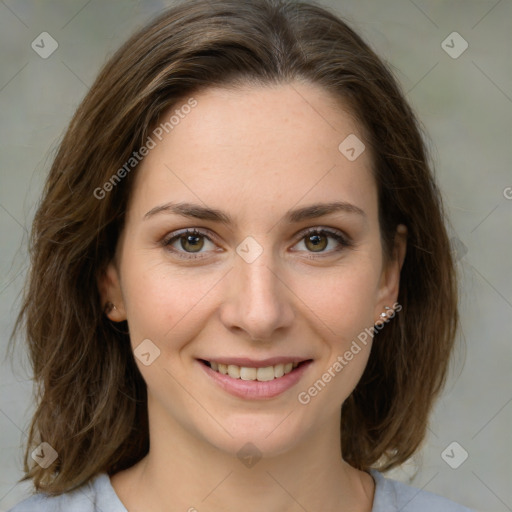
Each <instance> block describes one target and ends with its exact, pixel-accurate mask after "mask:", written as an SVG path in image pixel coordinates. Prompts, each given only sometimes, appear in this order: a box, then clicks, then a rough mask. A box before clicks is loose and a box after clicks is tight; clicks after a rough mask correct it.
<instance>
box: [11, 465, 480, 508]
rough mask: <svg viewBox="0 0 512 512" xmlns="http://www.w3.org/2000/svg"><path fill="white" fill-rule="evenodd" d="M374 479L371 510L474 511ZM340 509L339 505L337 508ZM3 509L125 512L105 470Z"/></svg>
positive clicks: (375, 473) (378, 475)
mask: <svg viewBox="0 0 512 512" xmlns="http://www.w3.org/2000/svg"><path fill="white" fill-rule="evenodd" d="M370 473H371V475H372V476H373V479H374V480H375V496H374V499H373V507H372V512H474V511H473V510H471V509H469V508H466V507H463V506H462V505H458V504H457V503H454V502H453V501H450V500H447V499H446V498H442V497H441V496H437V495H436V494H432V493H430V492H427V491H422V490H419V489H416V488H414V487H411V486H409V485H406V484H403V483H401V482H397V481H396V480H391V479H389V478H385V477H384V476H383V475H382V474H381V473H379V472H378V471H374V470H370ZM340 510H341V507H340ZM7 512H128V511H127V510H126V508H125V506H124V505H123V504H122V502H121V500H120V499H119V498H118V496H117V494H116V493H115V491H114V488H113V487H112V485H111V483H110V478H109V477H108V475H107V474H106V473H100V474H98V475H97V476H96V477H94V478H93V479H92V480H91V481H90V482H89V483H87V484H84V485H83V486H81V487H79V488H77V489H75V490H74V491H71V492H68V493H64V494H61V495H60V496H47V495H45V494H43V493H37V494H34V495H32V496H30V497H29V498H26V499H25V500H23V501H21V502H20V503H18V504H17V505H15V506H14V507H13V508H11V509H10V510H8V511H7Z"/></svg>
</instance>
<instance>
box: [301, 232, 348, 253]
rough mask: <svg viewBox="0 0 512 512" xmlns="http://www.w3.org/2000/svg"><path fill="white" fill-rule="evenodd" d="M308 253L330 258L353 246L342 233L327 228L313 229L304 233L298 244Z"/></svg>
mask: <svg viewBox="0 0 512 512" xmlns="http://www.w3.org/2000/svg"><path fill="white" fill-rule="evenodd" d="M297 245H299V246H301V245H302V246H303V247H302V249H301V252H302V251H305V252H306V253H310V254H311V253H317V254H318V256H328V255H333V254H335V253H338V252H340V251H342V250H344V249H347V248H350V247H352V246H353V242H352V241H351V240H350V238H349V237H348V236H347V235H345V234H343V232H341V231H338V230H336V231H334V230H333V229H326V228H313V229H309V230H307V231H306V232H303V233H302V238H301V239H300V240H299V243H298V244H297Z"/></svg>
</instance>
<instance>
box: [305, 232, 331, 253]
mask: <svg viewBox="0 0 512 512" xmlns="http://www.w3.org/2000/svg"><path fill="white" fill-rule="evenodd" d="M328 238H329V237H327V236H326V235H324V234H311V235H307V236H306V237H305V239H304V240H305V245H306V247H307V248H308V249H309V250H311V251H313V252H321V251H323V250H325V248H326V247H327V245H328Z"/></svg>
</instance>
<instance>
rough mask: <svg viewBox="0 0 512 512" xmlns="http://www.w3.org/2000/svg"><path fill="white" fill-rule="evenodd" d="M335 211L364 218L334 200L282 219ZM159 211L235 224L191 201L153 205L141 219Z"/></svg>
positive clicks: (357, 210) (219, 212)
mask: <svg viewBox="0 0 512 512" xmlns="http://www.w3.org/2000/svg"><path fill="white" fill-rule="evenodd" d="M337 212H344V213H355V214H357V215H360V216H362V217H365V218H366V213H365V212H364V211H363V210H361V208H359V207H358V206H356V205H354V204H351V203H347V202H345V201H334V202H330V203H316V204H312V205H309V206H303V207H301V208H296V209H295V210H288V211H287V212H286V213H285V215H284V217H283V220H284V221H286V222H290V223H299V222H302V221H304V220H309V219H316V218H317V217H323V216H324V215H329V214H332V213H337ZM159 213H167V214H176V215H181V216H182V217H189V218H193V219H201V220H210V221H213V222H220V223H222V224H225V225H227V226H230V225H234V224H235V223H234V221H233V219H232V218H231V216H230V215H229V214H228V213H226V212H223V211H222V210H218V209H216V208H208V207H205V206H201V205H199V204H193V203H173V202H169V203H166V204H162V205H160V206H155V207H154V208H152V209H151V210H149V211H148V212H147V213H146V214H145V215H144V219H143V220H146V219H149V218H151V217H153V216H154V215H157V214H159Z"/></svg>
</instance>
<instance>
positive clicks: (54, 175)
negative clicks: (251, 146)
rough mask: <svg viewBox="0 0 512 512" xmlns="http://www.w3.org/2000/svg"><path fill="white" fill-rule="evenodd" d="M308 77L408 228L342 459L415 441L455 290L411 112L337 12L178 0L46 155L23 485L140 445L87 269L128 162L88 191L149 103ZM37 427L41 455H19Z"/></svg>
mask: <svg viewBox="0 0 512 512" xmlns="http://www.w3.org/2000/svg"><path fill="white" fill-rule="evenodd" d="M292 80H303V81H307V82H310V83H313V84H316V85H319V86H321V87H323V88H324V89H325V90H326V91H329V92H330V93H332V95H333V96H334V97H335V98H338V99H339V100H340V101H341V102H343V105H345V107H348V108H349V109H350V111H351V112H352V114H353V115H354V116H355V117H356V119H357V120H358V122H359V124H360V126H361V129H362V130H363V134H364V137H365V144H366V145H367V147H369V148H371V151H372V154H373V169H372V170H373V172H374V175H375V180H376V183H377V186H378V200H379V222H380V226H381V234H382V240H383V247H384V250H385V251H386V253H387V254H389V251H390V249H391V240H392V235H393V234H394V232H395V230H396V227H397V225H398V224H399V223H403V224H405V225H406V226H407V228H408V242H407V254H406V258H405V262H404V265H403V268H402V272H401V284H400V291H399V296H398V301H399V303H400V304H401V305H402V307H403V312H402V313H400V314H399V315H397V316H396V317H395V318H394V319H393V321H391V322H390V323H389V324H387V325H386V327H385V328H384V329H383V330H382V331H381V332H379V333H378V335H377V336H378V338H379V342H378V343H375V344H374V346H373V348H372V351H371V355H370V359H369V362H368V364H367V367H366V369H365V371H364V374H363V376H362V378H361V380H360V382H359V383H358V384H357V386H356V388H355V390H354V391H353V393H352V394H351V395H350V397H349V398H348V399H347V400H346V401H345V402H344V404H343V406H342V411H341V412H342V415H341V417H342V423H341V439H342V452H343V457H344V459H345V460H346V461H347V462H348V463H350V464H351V465H353V466H354V467H356V468H359V469H363V470H365V469H369V468H370V467H378V468H379V469H382V470H386V469H389V468H392V467H394V466H396V465H398V464H400V463H402V462H404V461H405V460H406V459H408V458H409V457H410V456H411V455H412V454H413V453H414V452H415V451H416V450H417V449H418V447H419V446H420V444H421V442H422V441H423V439H424V436H425V432H426V428H427V420H428V415H429V412H430V410H431V408H432V405H433V401H434V399H435V397H436V396H437V395H438V394H439V392H440V390H441V389H442V386H443V384H444V382H445V378H446V373H447V368H448V362H449V354H450V352H451V349H452V345H453V342H454V338H455V331H456V325H457V321H458V313H457V290H456V280H455V272H454V262H453V260H452V256H451V253H450V249H449V241H448V238H447V233H446V228H445V224H444V213H443V208H442V203H441V198H440V194H439V191H438V188H437V186H436V184H435V181H434V178H433V175H432V172H431V170H430V167H429V163H428V160H427V155H426V149H425V144H424V142H423V140H422V135H421V132H420V129H419V126H418V122H417V120H416V118H415V115H414V114H413V112H412V111H411V108H410V107H409V105H408V104H407V102H406V100H405V99H404V95H403V94H402V92H401V91H400V88H399V86H398V85H397V82H396V80H395V78H394V77H393V75H392V74H391V73H390V71H389V70H388V68H387V67H386V65H385V64H383V62H382V61H381V60H380V59H379V58H378V57H377V55H376V54H375V53H374V52H373V51H372V50H371V49H370V48H369V47H368V46H367V45H366V44H365V43H364V42H363V41H362V40H361V38H360V37H359V36H358V35H357V34H355V33H354V31H353V30H352V29H351V28H349V26H347V24H346V23H345V22H343V21H342V20H341V19H340V18H339V17H337V16H336V15H334V14H332V13H331V12H329V11H328V10H326V9H325V8H322V7H320V6H318V5H316V4H314V3H311V2H310V3H307V2H292V1H285V0H281V1H280V0H188V1H186V2H183V3H181V4H179V5H177V6H175V7H173V8H171V9H168V10H166V11H165V12H164V13H163V14H161V15H160V16H159V17H157V18H156V19H155V20H154V21H152V22H151V23H150V24H149V25H147V26H146V27H144V28H143V29H142V30H140V31H139V32H138V33H136V34H135V35H133V36H132V37H131V38H130V39H129V40H128V41H127V42H126V43H125V44H124V45H123V46H122V47H121V48H120V49H119V50H118V51H117V53H115V55H114V56H113V57H112V58H111V59H110V60H109V61H108V62H107V64H106V65H105V67H104V68H103V70H102V71H101V73H100V74H99V76H98V78H97V79H96V81H95V83H94V85H93V86H92V87H91V89H90V91H89V92H88V94H87V96H86V97H85V99H84V100H83V102H82V103H81V105H80V106H79V108H78V110H77V112H76V114H75V116H74V117H73V119H72V121H71V123H70V125H69V128H68V130H67V132H66V134H65V136H64V138H63V140H62V142H61V144H60V147H59V150H58V152H57V155H56V157H55V160H54V162H53V165H52V167H51V170H50V173H49V176H48V179H47V182H46V186H45V188H44V193H43V198H42V201H41V204H40V205H39V208H38V211H37V213H36V216H35V219H34V223H33V227H32V233H31V241H30V256H31V271H30V275H29V278H28V282H27V287H26V289H25V295H24V302H23V305H22V309H21V311H20V314H19V316H18V318H17V321H16V325H15V330H14V332H13V334H14V333H16V332H17V331H18V330H19V329H20V328H21V327H22V326H23V328H25V329H26V337H27V342H28V348H29V354H30V358H31V362H32V365H33V371H34V381H35V383H36V387H35V388H36V393H35V394H36V397H35V398H36V403H37V408H36V411H35V414H34V416H33V419H32V423H31V426H30V433H29V437H28V443H27V449H26V452H25V459H24V470H25V476H24V478H23V479H22V481H24V480H27V479H33V482H34V485H35V488H36V489H37V490H43V491H45V492H47V493H49V494H60V493H63V492H65V491H68V490H71V489H73V488H75V487H77V486H79V485H81V484H83V483H85V482H86V481H87V480H89V479H90V478H91V477H93V476H94V475H95V474H97V473H99V472H101V471H106V472H107V473H109V474H113V473H116V472H118V471H120V470H122V469H125V468H127V467H130V466H131V465H133V464H135V463H136V462H137V461H138V460H140V459H141V458H142V457H143V456H144V455H146V453H147V451H148V448H149V439H148V436H149V433H148V418H147V401H146V385H145V382H144V381H143V379H142V376H141V374H140V373H139V371H138V368H137V366H136V364H135V362H134V357H133V354H132V350H131V346H130V343H129V336H128V333H127V325H126V323H122V324H113V323H112V322H110V321H109V320H108V318H107V317H106V316H105V315H104V314H103V309H102V305H101V304H100V297H99V293H98V289H97V278H98V276H99V275H100V274H101V273H102V272H103V271H104V269H105V267H106V265H107V263H108V262H109V261H110V260H111V258H112V257H113V255H114V251H115V248H116V243H117V239H118V236H119V233H120V230H121V229H122V227H123V222H124V214H125V210H126V206H127V201H128V198H129V194H130V187H131V183H132V182H133V175H134V172H131V173H127V175H126V177H124V179H122V180H120V182H119V183H117V184H116V186H115V187H112V190H109V192H108V193H107V194H105V197H104V198H103V199H101V200H99V199H98V198H97V196H96V195H95V194H94V193H93V191H95V190H97V189H98V187H102V186H103V185H104V183H106V182H107V181H109V180H110V179H111V177H112V176H113V174H115V173H116V171H117V170H118V169H119V168H120V167H121V166H122V165H123V164H124V163H125V162H127V161H128V160H129V158H130V157H131V156H132V153H133V152H134V151H136V150H137V149H138V148H140V147H141V145H143V144H144V143H145V141H146V140H147V137H148V134H149V133H150V130H151V128H152V127H153V126H155V123H156V122H157V120H158V119H159V116H160V115H161V114H162V113H163V112H164V111H165V110H167V109H168V108H169V107H170V106H172V105H175V104H177V102H178V101H179V100H180V99H182V98H184V97H187V96H190V95H191V94H193V92H194V91H199V90H201V89H204V88H207V87H209V86H213V85H216V86H226V87H227V86H232V85H235V86H236V85H238V84H245V83H252V84H257V85H262V86H265V85H271V84H285V83H289V82H291V81H292ZM41 441H46V442H48V443H49V444H50V445H51V446H52V447H53V448H54V449H55V450H56V451H57V453H58V458H57V459H56V461H55V462H54V463H53V464H52V465H51V466H50V467H48V468H47V469H43V468H42V467H40V466H39V465H37V464H32V465H31V466H32V467H29V464H28V463H29V462H30V452H31V450H32V449H33V448H34V447H35V446H36V445H37V444H38V443H39V442H41Z"/></svg>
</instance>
